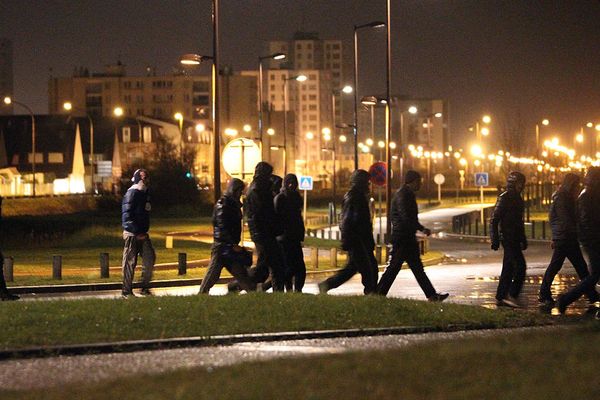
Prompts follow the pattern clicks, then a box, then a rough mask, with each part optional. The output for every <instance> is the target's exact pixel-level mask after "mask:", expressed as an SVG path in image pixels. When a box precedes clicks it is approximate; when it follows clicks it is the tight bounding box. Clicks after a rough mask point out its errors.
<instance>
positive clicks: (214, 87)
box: [180, 0, 221, 203]
mask: <svg viewBox="0 0 600 400" xmlns="http://www.w3.org/2000/svg"><path fill="white" fill-rule="evenodd" d="M212 28H213V38H212V39H213V40H212V50H213V54H212V56H204V55H199V54H185V55H183V56H182V57H181V59H180V62H181V64H183V65H199V64H200V63H201V62H203V61H206V60H212V69H211V101H212V104H211V105H212V107H211V108H212V113H211V119H212V124H213V132H214V136H215V138H214V145H213V150H214V151H213V153H214V154H213V164H214V166H213V167H214V178H213V180H214V186H215V196H214V199H215V203H216V202H217V201H218V200H219V198H221V126H220V116H219V101H218V100H219V85H218V82H217V74H218V71H219V70H218V68H219V0H212Z"/></svg>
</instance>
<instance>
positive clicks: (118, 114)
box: [113, 106, 124, 117]
mask: <svg viewBox="0 0 600 400" xmlns="http://www.w3.org/2000/svg"><path fill="white" fill-rule="evenodd" d="M113 114H114V116H115V117H122V116H123V114H124V111H123V107H120V106H117V107H115V108H114V109H113Z"/></svg>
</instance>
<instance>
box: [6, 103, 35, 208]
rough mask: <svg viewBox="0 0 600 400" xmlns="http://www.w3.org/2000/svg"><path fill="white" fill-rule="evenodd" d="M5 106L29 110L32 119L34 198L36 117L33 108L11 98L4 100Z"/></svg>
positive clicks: (32, 189)
mask: <svg viewBox="0 0 600 400" xmlns="http://www.w3.org/2000/svg"><path fill="white" fill-rule="evenodd" d="M4 104H6V105H7V106H9V105H11V104H16V105H18V106H21V107H23V108H24V109H26V110H27V112H28V113H29V116H30V117H31V153H32V154H31V156H32V160H31V173H32V174H33V182H32V187H31V192H32V195H33V197H35V116H34V115H33V110H31V108H29V106H28V105H26V104H24V103H21V102H20V101H16V100H13V99H12V98H11V97H9V96H6V97H5V98H4Z"/></svg>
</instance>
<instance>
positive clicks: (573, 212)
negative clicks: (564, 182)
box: [548, 189, 577, 240]
mask: <svg viewBox="0 0 600 400" xmlns="http://www.w3.org/2000/svg"><path fill="white" fill-rule="evenodd" d="M548 220H549V221H550V227H551V228H552V240H577V203H576V201H575V199H574V198H573V196H572V195H571V194H570V193H569V192H568V191H566V190H561V189H559V190H557V191H556V192H554V194H553V195H552V205H551V206H550V212H549V213H548Z"/></svg>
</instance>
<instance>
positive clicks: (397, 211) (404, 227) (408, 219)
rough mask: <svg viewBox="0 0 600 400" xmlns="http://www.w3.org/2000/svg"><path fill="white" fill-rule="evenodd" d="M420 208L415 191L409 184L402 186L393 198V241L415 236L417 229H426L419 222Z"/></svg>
mask: <svg viewBox="0 0 600 400" xmlns="http://www.w3.org/2000/svg"><path fill="white" fill-rule="evenodd" d="M418 214H419V208H418V207H417V198H416V196H415V193H414V192H413V191H412V190H411V188H410V187H408V185H404V186H402V188H400V189H399V190H398V191H397V192H396V193H395V194H394V198H393V199H392V209H391V219H392V242H393V243H397V242H401V241H403V240H407V239H411V238H414V237H415V233H416V232H417V231H422V230H423V229H425V228H424V227H423V225H421V224H420V223H419V216H418Z"/></svg>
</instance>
